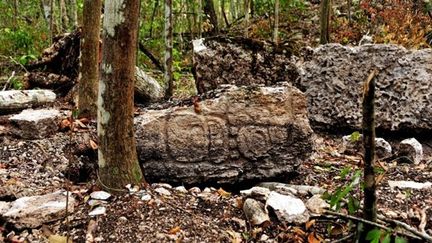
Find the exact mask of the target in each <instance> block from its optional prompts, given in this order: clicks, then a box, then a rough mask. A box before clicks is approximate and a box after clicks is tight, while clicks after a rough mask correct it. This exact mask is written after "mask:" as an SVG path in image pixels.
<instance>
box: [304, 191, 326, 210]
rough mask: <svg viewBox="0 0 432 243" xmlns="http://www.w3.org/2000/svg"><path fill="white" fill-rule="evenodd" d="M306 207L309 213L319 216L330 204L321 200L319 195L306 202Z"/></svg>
mask: <svg viewBox="0 0 432 243" xmlns="http://www.w3.org/2000/svg"><path fill="white" fill-rule="evenodd" d="M306 207H307V209H309V211H310V212H312V213H318V214H320V213H322V212H323V211H324V209H328V208H330V204H328V203H327V202H326V201H325V200H324V199H322V198H321V195H313V196H312V197H311V198H309V199H308V200H307V201H306Z"/></svg>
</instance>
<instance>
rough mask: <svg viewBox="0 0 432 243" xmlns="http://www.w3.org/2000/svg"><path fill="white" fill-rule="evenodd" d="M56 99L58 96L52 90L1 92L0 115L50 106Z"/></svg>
mask: <svg viewBox="0 0 432 243" xmlns="http://www.w3.org/2000/svg"><path fill="white" fill-rule="evenodd" d="M55 99H56V94H55V93H54V92H52V91H51V90H42V89H41V90H7V91H0V113H6V112H11V111H16V110H22V109H26V108H29V107H36V106H41V105H44V104H49V103H52V102H54V101H55Z"/></svg>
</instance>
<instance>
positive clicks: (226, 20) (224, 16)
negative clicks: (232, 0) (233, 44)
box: [221, 0, 230, 28]
mask: <svg viewBox="0 0 432 243" xmlns="http://www.w3.org/2000/svg"><path fill="white" fill-rule="evenodd" d="M221 11H222V16H223V18H224V21H225V26H226V27H227V28H229V26H230V23H229V21H228V18H227V15H226V13H225V0H222V3H221Z"/></svg>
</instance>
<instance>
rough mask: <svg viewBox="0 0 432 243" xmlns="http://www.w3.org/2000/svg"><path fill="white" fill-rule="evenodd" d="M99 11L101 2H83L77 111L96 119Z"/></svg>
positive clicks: (94, 0) (95, 0)
mask: <svg viewBox="0 0 432 243" xmlns="http://www.w3.org/2000/svg"><path fill="white" fill-rule="evenodd" d="M101 9H102V0H84V9H83V26H82V34H81V56H80V75H79V78H78V79H79V96H78V110H79V111H80V116H81V117H89V118H96V116H97V104H96V102H97V94H98V81H99V45H100V44H99V39H100V15H101Z"/></svg>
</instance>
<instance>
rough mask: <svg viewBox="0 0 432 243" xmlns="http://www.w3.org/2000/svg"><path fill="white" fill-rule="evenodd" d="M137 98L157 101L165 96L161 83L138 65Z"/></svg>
mask: <svg viewBox="0 0 432 243" xmlns="http://www.w3.org/2000/svg"><path fill="white" fill-rule="evenodd" d="M135 76H136V81H135V99H136V100H140V101H144V102H155V101H158V100H160V99H162V98H163V97H164V90H163V88H162V87H161V85H160V84H159V83H158V82H157V81H156V79H154V78H153V77H151V76H150V75H148V74H147V73H146V72H144V70H141V69H140V68H138V67H136V73H135Z"/></svg>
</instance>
